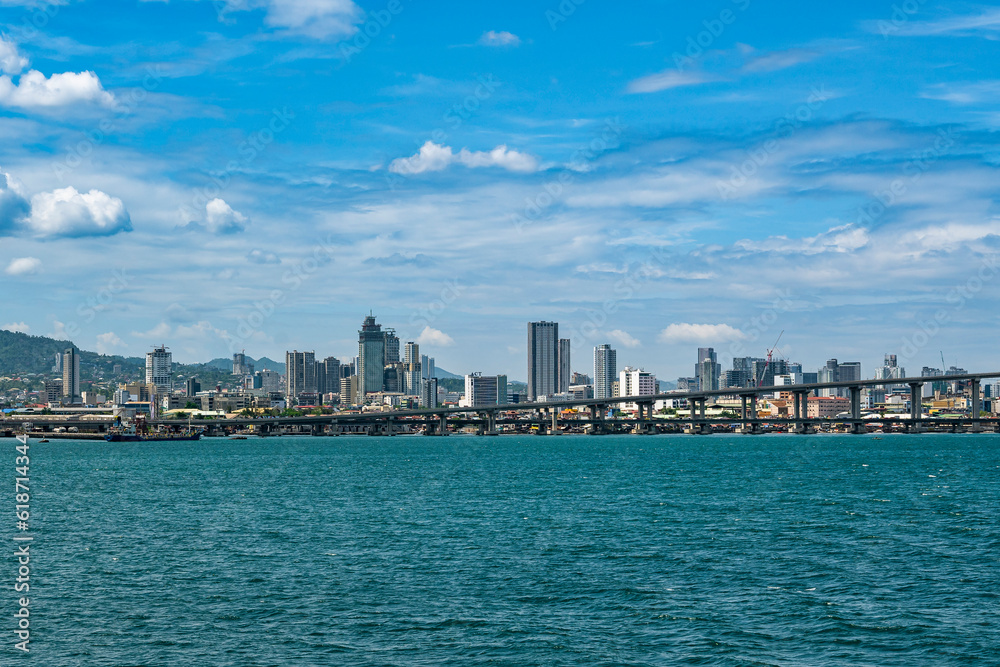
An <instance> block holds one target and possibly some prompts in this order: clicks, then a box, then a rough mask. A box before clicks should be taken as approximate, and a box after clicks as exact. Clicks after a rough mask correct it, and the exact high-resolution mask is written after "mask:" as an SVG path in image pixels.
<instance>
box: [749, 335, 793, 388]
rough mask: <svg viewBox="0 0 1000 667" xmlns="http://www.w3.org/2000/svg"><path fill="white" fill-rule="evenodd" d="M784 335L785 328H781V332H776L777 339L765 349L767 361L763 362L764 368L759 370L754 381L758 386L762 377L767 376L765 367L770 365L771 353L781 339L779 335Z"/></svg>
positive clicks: (762, 379)
mask: <svg viewBox="0 0 1000 667" xmlns="http://www.w3.org/2000/svg"><path fill="white" fill-rule="evenodd" d="M784 335H785V330H784V329H782V330H781V333H779V334H778V338H777V340H775V341H774V345H772V346H771V349H770V350H768V351H767V363H766V364H764V370H763V371H762V372H761V375H760V377H759V378H755V380H756V382H754V384H755V385H757V386H758V387H760V386H761V382H763V381H764V378H765V377H766V376H767V369H768V368H770V367H771V355H772V354H774V351H775V350H776V349H778V343H779V342H780V341H781V337H782V336H784Z"/></svg>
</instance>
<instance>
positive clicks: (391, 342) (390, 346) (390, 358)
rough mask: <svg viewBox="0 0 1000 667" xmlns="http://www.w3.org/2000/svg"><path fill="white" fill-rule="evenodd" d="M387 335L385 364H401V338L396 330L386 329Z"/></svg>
mask: <svg viewBox="0 0 1000 667" xmlns="http://www.w3.org/2000/svg"><path fill="white" fill-rule="evenodd" d="M383 333H384V334H385V363H386V365H388V364H395V363H399V336H397V335H396V330H395V329H386V330H385V331H384V332H383Z"/></svg>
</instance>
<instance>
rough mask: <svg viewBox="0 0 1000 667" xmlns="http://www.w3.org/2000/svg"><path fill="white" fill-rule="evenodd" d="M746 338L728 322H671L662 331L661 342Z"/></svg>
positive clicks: (712, 341)
mask: <svg viewBox="0 0 1000 667" xmlns="http://www.w3.org/2000/svg"><path fill="white" fill-rule="evenodd" d="M744 338H746V334H744V333H743V332H742V331H740V330H739V329H736V328H735V327H731V326H729V325H728V324H688V323H683V324H671V325H670V326H668V327H667V328H666V329H664V330H663V331H661V332H660V335H659V337H658V340H659V341H660V342H661V343H714V344H720V343H729V342H732V341H736V340H743V339H744Z"/></svg>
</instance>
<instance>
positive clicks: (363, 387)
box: [358, 315, 399, 403]
mask: <svg viewBox="0 0 1000 667" xmlns="http://www.w3.org/2000/svg"><path fill="white" fill-rule="evenodd" d="M393 337H395V334H393ZM385 342H386V334H385V333H384V332H383V331H382V325H381V324H376V323H375V316H374V315H368V316H367V317H365V321H364V324H362V325H361V331H359V332H358V402H359V403H363V402H364V400H365V395H366V394H369V393H371V392H374V391H382V387H383V386H384V384H383V383H384V381H385ZM398 345H399V339H398V338H397V339H396V358H397V359H398V358H399V346H398Z"/></svg>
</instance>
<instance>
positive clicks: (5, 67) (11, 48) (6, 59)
mask: <svg viewBox="0 0 1000 667" xmlns="http://www.w3.org/2000/svg"><path fill="white" fill-rule="evenodd" d="M27 66H28V59H27V58H25V57H23V56H22V55H21V54H20V53H18V51H17V45H16V44H14V43H13V42H8V41H7V40H5V39H4V38H3V35H0V74H20V73H21V72H22V71H23V70H24V68H25V67H27Z"/></svg>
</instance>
